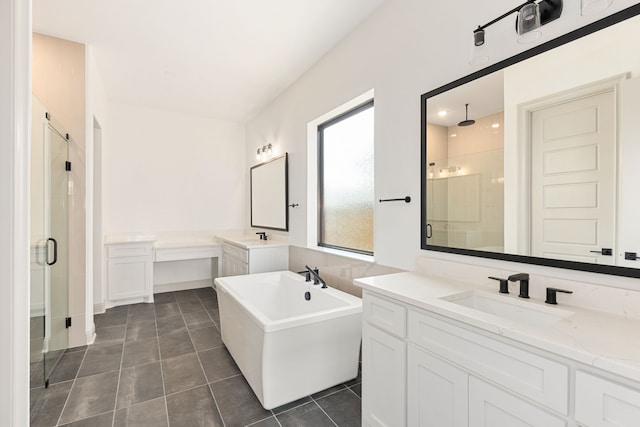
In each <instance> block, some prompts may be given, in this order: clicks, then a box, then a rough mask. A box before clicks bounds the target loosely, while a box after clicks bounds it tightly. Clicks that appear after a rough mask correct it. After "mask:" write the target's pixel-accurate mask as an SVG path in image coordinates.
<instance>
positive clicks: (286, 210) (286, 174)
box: [249, 153, 290, 232]
mask: <svg viewBox="0 0 640 427" xmlns="http://www.w3.org/2000/svg"><path fill="white" fill-rule="evenodd" d="M283 158H284V214H285V219H284V221H285V223H284V224H285V225H284V228H283V227H273V226H269V225H261V224H254V223H253V201H252V199H253V198H252V194H253V170H254V169H256V168H259V167H261V166H264V165H267V164H269V163H272V162H274V161H276V160H281V159H283ZM289 207H290V206H289V153H284V154H283V155H281V156H277V157H274V158H272V159H269V160H267V161H264V162H262V163H258V164H257V165H255V166H252V167H251V168H250V169H249V212H250V225H251V227H254V228H263V229H266V230H276V231H287V232H288V231H289Z"/></svg>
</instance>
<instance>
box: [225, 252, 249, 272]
mask: <svg viewBox="0 0 640 427" xmlns="http://www.w3.org/2000/svg"><path fill="white" fill-rule="evenodd" d="M241 274H249V267H248V264H247V263H246V262H243V261H242V260H240V259H238V258H236V257H233V256H230V255H228V254H224V255H223V256H222V276H223V277H226V276H238V275H241Z"/></svg>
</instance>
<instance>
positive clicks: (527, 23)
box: [469, 0, 613, 65]
mask: <svg viewBox="0 0 640 427" xmlns="http://www.w3.org/2000/svg"><path fill="white" fill-rule="evenodd" d="M612 1H613V0H582V3H583V9H584V3H586V2H591V3H598V2H604V3H607V2H612ZM562 5H563V3H562V0H540V1H538V2H536V1H535V0H527V1H526V2H524V3H522V4H520V5H518V6H516V7H514V8H513V9H511V10H509V11H507V12H505V13H503V14H502V15H500V16H498V17H497V18H495V19H493V20H491V21H489V22H487V23H486V24H484V25H479V26H478V28H476V29H475V30H473V47H474V48H473V55H472V58H471V61H469V64H470V65H480V64H482V63H483V62H487V61H488V59H489V58H488V55H487V54H486V52H484V50H486V48H485V29H486V28H487V27H490V26H491V25H493V24H495V23H496V22H498V21H501V20H502V19H504V18H506V17H507V16H510V15H512V14H514V13H516V12H517V13H518V18H517V19H516V32H517V33H518V43H530V42H532V41H534V40H536V39H538V38H539V37H540V36H541V35H542V33H541V32H540V27H541V26H543V25H545V24H548V23H549V22H551V21H554V20H556V19H558V18H559V17H560V15H561V14H562Z"/></svg>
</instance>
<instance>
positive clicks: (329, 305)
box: [215, 271, 362, 409]
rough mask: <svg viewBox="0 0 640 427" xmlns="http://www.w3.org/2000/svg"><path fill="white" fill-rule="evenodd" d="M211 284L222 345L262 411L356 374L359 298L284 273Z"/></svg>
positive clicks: (360, 326) (225, 278)
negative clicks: (213, 287) (238, 369)
mask: <svg viewBox="0 0 640 427" xmlns="http://www.w3.org/2000/svg"><path fill="white" fill-rule="evenodd" d="M215 283H216V287H217V288H216V289H217V291H218V303H219V308H220V329H221V334H222V341H223V342H224V344H225V345H226V346H227V349H228V350H229V352H230V353H231V356H232V357H233V359H234V360H235V361H236V363H237V364H238V367H239V368H240V370H241V371H242V373H243V374H244V376H245V378H246V379H247V381H248V383H249V385H250V386H251V388H252V389H253V391H254V392H255V394H256V396H257V397H258V399H259V400H260V403H262V406H264V408H265V409H272V408H275V407H278V406H280V405H283V404H285V403H289V402H292V401H294V400H297V399H299V398H302V397H304V396H307V395H309V394H312V393H315V392H318V391H321V390H324V389H326V388H329V387H332V386H334V385H336V384H340V383H343V382H345V381H348V380H351V379H353V378H355V377H356V376H357V375H358V357H359V350H360V340H361V335H362V323H361V319H362V300H361V299H360V298H358V297H355V296H353V295H349V294H347V293H345V292H342V291H339V290H337V289H333V288H331V287H329V288H326V289H321V288H320V285H313V282H305V279H304V277H303V276H301V275H299V274H296V273H293V272H290V271H279V272H274V273H261V274H251V275H246V276H232V277H222V278H218V279H216V280H215ZM306 292H309V295H310V297H311V298H310V299H309V300H308V301H307V300H306V299H305V293H306Z"/></svg>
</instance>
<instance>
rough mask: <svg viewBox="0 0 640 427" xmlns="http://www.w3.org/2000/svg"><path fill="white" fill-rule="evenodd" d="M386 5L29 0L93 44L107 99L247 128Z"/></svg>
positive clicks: (45, 24) (67, 34)
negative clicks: (282, 93)
mask: <svg viewBox="0 0 640 427" xmlns="http://www.w3.org/2000/svg"><path fill="white" fill-rule="evenodd" d="M385 1H390V0H348V1H345V0H321V1H318V0H270V1H264V0H188V1H177V0H155V1H153V2H152V1H149V0H108V1H98V0H57V1H51V0H33V29H34V31H36V32H39V33H43V34H48V35H52V36H56V37H60V38H63V39H67V40H72V41H76V42H81V43H86V44H89V45H91V47H92V49H93V52H94V53H95V59H96V63H97V67H98V69H99V71H100V74H101V77H102V80H103V84H104V87H105V92H106V96H107V98H108V100H109V101H112V102H121V103H126V104H132V105H139V106H146V107H150V108H158V109H163V110H168V111H176V112H182V113H187V114H195V115H200V116H206V117H214V118H220V119H226V120H232V121H237V122H245V121H247V120H249V119H250V118H251V117H253V116H254V115H255V114H256V113H257V112H259V111H260V110H261V109H262V108H263V107H264V106H265V105H267V104H268V103H269V102H270V101H271V100H273V99H274V98H275V97H276V96H278V95H279V94H280V93H281V92H282V91H283V90H285V89H286V88H287V87H288V86H289V85H291V84H292V83H293V82H294V81H295V80H296V79H297V78H298V77H300V76H301V75H302V74H303V73H304V72H305V71H306V70H308V69H309V68H310V67H311V66H312V65H313V64H314V63H315V62H316V61H317V60H318V59H320V58H321V57H322V56H323V55H324V54H325V53H326V52H328V51H329V50H330V49H331V48H332V47H333V46H335V45H336V44H337V43H338V42H339V41H340V40H341V39H342V38H344V37H345V36H346V35H347V34H348V33H349V32H351V31H352V30H353V29H354V28H355V27H356V26H357V25H358V24H359V23H360V22H362V21H363V20H364V19H365V18H366V17H367V16H369V15H370V14H371V13H372V12H373V11H374V10H376V9H377V8H378V7H380V6H381V5H382V4H383V3H384V2H385Z"/></svg>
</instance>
